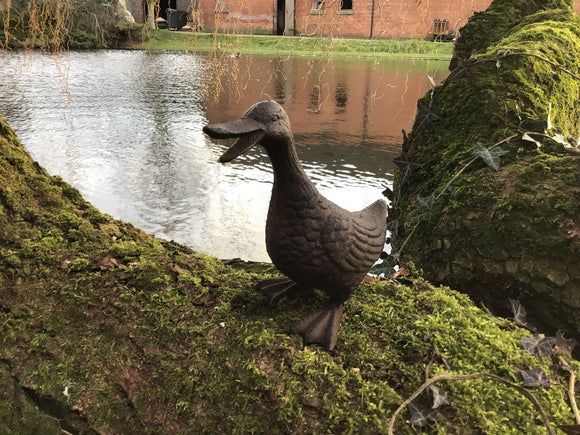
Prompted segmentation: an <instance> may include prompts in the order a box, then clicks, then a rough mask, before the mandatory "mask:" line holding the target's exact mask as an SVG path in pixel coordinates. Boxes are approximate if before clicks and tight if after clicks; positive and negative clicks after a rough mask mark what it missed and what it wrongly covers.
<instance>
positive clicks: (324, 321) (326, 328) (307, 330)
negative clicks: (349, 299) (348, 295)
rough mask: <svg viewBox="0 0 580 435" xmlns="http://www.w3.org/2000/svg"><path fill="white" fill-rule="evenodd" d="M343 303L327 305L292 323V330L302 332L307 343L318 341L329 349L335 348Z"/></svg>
mask: <svg viewBox="0 0 580 435" xmlns="http://www.w3.org/2000/svg"><path fill="white" fill-rule="evenodd" d="M342 311H343V304H342V302H341V303H339V304H331V305H326V306H324V307H322V308H321V309H319V310H318V311H315V312H314V313H312V314H309V315H308V316H306V317H304V318H302V319H300V320H299V321H298V322H296V323H295V324H294V325H292V328H291V330H290V331H291V332H292V333H293V334H300V335H301V336H302V337H303V338H304V341H305V342H306V343H318V344H320V345H321V346H323V347H325V348H326V349H328V350H332V349H334V346H335V345H336V338H337V335H338V326H339V324H340V318H341V317H342Z"/></svg>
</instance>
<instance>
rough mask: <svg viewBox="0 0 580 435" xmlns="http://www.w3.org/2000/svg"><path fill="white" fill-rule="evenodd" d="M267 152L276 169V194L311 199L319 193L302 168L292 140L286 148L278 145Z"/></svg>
mask: <svg viewBox="0 0 580 435" xmlns="http://www.w3.org/2000/svg"><path fill="white" fill-rule="evenodd" d="M266 151H267V153H268V156H269V157H270V161H271V162H272V167H273V169H274V187H273V192H274V193H275V194H276V193H279V194H285V195H286V194H289V195H290V196H291V197H293V198H295V199H296V197H297V196H304V197H311V196H312V194H314V193H316V192H317V190H316V188H315V187H314V185H313V184H312V182H311V181H310V179H309V178H308V176H307V175H306V173H305V172H304V169H303V168H302V164H301V163H300V159H298V154H297V153H296V148H295V147H294V141H293V139H292V138H289V139H288V142H287V143H286V144H285V146H280V144H277V145H276V146H273V147H266Z"/></svg>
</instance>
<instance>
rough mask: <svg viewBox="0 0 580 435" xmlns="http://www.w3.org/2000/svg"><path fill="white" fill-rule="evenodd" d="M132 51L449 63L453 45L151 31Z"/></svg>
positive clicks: (380, 40)
mask: <svg viewBox="0 0 580 435" xmlns="http://www.w3.org/2000/svg"><path fill="white" fill-rule="evenodd" d="M135 48H142V49H151V50H191V51H213V50H216V49H218V50H223V51H231V52H236V53H246V54H265V55H274V56H321V55H330V56H356V57H410V58H429V59H450V58H451V55H452V52H453V45H452V44H451V43H447V42H431V41H423V40H417V39H408V40H397V39H375V40H367V39H345V38H314V37H300V36H294V37H289V36H284V37H281V36H261V35H260V36H257V35H228V34H218V35H214V34H209V33H189V32H171V31H169V30H153V31H151V32H150V33H149V35H148V37H147V39H146V40H145V42H143V43H141V44H137V45H136V46H135Z"/></svg>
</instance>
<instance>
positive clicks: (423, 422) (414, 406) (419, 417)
mask: <svg viewBox="0 0 580 435" xmlns="http://www.w3.org/2000/svg"><path fill="white" fill-rule="evenodd" d="M407 409H408V410H409V412H410V413H411V419H410V420H409V421H410V422H411V424H412V425H413V426H416V427H425V426H427V425H428V424H429V423H434V422H435V417H436V416H437V411H436V410H435V409H430V408H427V407H426V406H423V405H421V404H420V403H416V402H411V403H409V405H407Z"/></svg>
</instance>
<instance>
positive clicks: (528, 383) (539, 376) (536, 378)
mask: <svg viewBox="0 0 580 435" xmlns="http://www.w3.org/2000/svg"><path fill="white" fill-rule="evenodd" d="M520 374H521V375H522V379H523V381H524V387H528V388H535V387H545V388H550V386H551V385H552V381H551V380H550V378H549V377H548V375H547V374H546V372H544V370H542V369H541V368H539V367H536V368H535V369H532V370H522V371H521V372H520Z"/></svg>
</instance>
